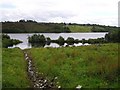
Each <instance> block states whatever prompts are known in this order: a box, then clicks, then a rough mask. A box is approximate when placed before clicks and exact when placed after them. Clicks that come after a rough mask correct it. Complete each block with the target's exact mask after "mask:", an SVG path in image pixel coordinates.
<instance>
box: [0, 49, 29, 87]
mask: <svg viewBox="0 0 120 90" xmlns="http://www.w3.org/2000/svg"><path fill="white" fill-rule="evenodd" d="M29 87H30V82H29V80H28V76H27V72H26V62H25V60H24V55H23V52H22V51H21V50H20V49H18V48H14V49H5V48H3V49H2V88H3V89H4V88H29Z"/></svg>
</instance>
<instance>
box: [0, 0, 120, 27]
mask: <svg viewBox="0 0 120 90" xmlns="http://www.w3.org/2000/svg"><path fill="white" fill-rule="evenodd" d="M118 1H119V0H0V21H18V20H20V19H25V20H28V19H32V20H35V21H38V22H66V23H70V22H71V23H81V24H84V23H85V24H87V23H90V24H102V25H112V26H118ZM1 16H2V17H1Z"/></svg>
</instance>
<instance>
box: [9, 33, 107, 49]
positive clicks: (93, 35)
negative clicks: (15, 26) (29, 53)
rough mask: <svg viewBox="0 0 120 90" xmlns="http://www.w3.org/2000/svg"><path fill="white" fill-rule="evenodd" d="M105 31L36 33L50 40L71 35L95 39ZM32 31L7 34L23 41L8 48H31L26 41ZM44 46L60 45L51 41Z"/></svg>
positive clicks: (76, 37) (80, 38)
mask: <svg viewBox="0 0 120 90" xmlns="http://www.w3.org/2000/svg"><path fill="white" fill-rule="evenodd" d="M106 33H107V32H104V33H38V34H43V35H44V36H45V37H50V38H51V39H52V40H55V39H58V38H59V36H62V37H64V39H67V38H68V37H73V38H74V39H79V40H82V39H86V40H87V39H90V38H91V39H95V38H101V37H104V36H105V34H106ZM33 34H34V33H24V34H18V33H17V34H8V35H9V36H10V37H11V38H12V39H19V40H21V41H23V43H20V44H17V45H14V46H13V47H9V48H14V47H19V48H21V49H26V48H31V47H32V46H31V45H30V44H29V43H28V39H27V38H28V36H31V35H33ZM66 45H67V44H66V43H65V44H64V46H66ZM81 45H82V43H78V44H74V46H81ZM84 45H89V44H87V43H86V44H84ZM44 47H60V46H59V45H58V44H56V43H51V44H50V45H45V46H44Z"/></svg>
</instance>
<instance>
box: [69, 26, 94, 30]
mask: <svg viewBox="0 0 120 90" xmlns="http://www.w3.org/2000/svg"><path fill="white" fill-rule="evenodd" d="M68 27H69V29H70V31H71V32H91V29H92V26H79V25H68Z"/></svg>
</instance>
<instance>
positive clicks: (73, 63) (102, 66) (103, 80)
mask: <svg viewBox="0 0 120 90" xmlns="http://www.w3.org/2000/svg"><path fill="white" fill-rule="evenodd" d="M28 52H29V54H30V55H31V56H32V58H33V61H34V65H35V66H36V68H37V70H38V72H40V73H43V74H44V75H45V76H47V77H48V78H49V79H51V78H53V77H58V82H59V85H61V86H62V87H64V88H75V87H76V86H77V85H82V87H83V88H99V87H100V88H116V87H118V72H119V71H120V70H118V68H119V67H118V44H112V43H111V44H104V45H101V46H98V45H91V46H81V47H63V48H32V49H30V50H29V51H28Z"/></svg>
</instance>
